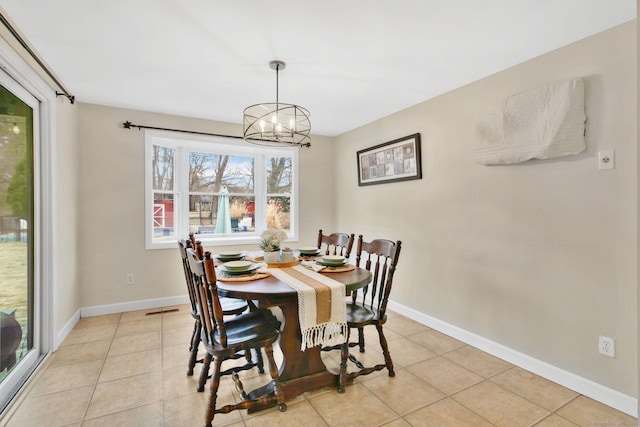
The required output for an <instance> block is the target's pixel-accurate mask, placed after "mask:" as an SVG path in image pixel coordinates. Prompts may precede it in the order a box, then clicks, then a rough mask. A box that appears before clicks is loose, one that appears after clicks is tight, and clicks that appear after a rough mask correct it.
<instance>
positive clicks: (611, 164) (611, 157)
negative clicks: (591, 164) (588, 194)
mask: <svg viewBox="0 0 640 427" xmlns="http://www.w3.org/2000/svg"><path fill="white" fill-rule="evenodd" d="M615 167H616V157H615V152H614V151H613V150H602V151H599V152H598V169H600V170H604V169H615Z"/></svg>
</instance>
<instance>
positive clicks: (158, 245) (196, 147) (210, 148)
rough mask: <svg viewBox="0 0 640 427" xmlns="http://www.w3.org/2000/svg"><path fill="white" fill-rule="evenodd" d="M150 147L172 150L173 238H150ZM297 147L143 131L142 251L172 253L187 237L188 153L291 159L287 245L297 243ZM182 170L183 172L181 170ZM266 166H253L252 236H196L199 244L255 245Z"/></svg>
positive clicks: (262, 215) (261, 224) (263, 219)
mask: <svg viewBox="0 0 640 427" xmlns="http://www.w3.org/2000/svg"><path fill="white" fill-rule="evenodd" d="M154 145H160V146H163V147H171V148H173V149H175V150H176V152H175V156H174V158H175V159H176V164H175V168H174V170H175V174H176V176H175V178H174V185H175V188H174V190H173V194H174V212H173V214H174V236H171V237H166V238H164V237H163V238H154V236H153V221H154V218H153V212H154V200H153V199H154V197H153V194H154V189H153V180H152V176H153V164H152V161H153V159H152V156H153V150H152V147H153V146H154ZM298 151H299V148H298V147H282V148H280V147H264V146H258V145H254V144H250V143H248V142H246V141H243V140H241V139H236V138H230V137H218V136H206V135H196V134H184V133H180V132H172V131H161V130H145V167H144V173H145V247H146V249H149V250H151V249H175V248H176V245H177V239H180V238H183V239H184V238H186V237H187V236H188V234H189V220H188V218H187V217H185V215H186V214H187V212H183V210H184V207H185V206H189V179H188V165H189V152H199V153H214V154H223V155H227V154H228V155H235V156H251V157H255V156H256V155H258V159H266V158H268V157H283V156H284V157H291V161H292V168H293V176H292V183H291V184H292V191H291V195H290V197H291V204H290V215H291V223H290V232H289V235H288V238H287V242H294V241H298V236H299V234H298V224H299V220H298V200H299V199H298V173H299V169H298ZM185 168H186V170H185ZM266 190H267V189H266V164H265V162H263V161H257V162H256V164H255V196H256V199H255V229H256V232H248V233H247V232H242V233H229V234H224V235H215V234H214V235H211V234H196V237H197V238H198V240H200V241H202V243H203V244H204V245H205V246H207V245H213V246H230V245H255V244H257V243H258V242H259V241H260V234H261V232H262V231H263V230H264V229H265V228H266V215H265V212H264V209H265V208H266V203H267V194H266Z"/></svg>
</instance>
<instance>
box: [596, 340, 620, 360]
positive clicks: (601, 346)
mask: <svg viewBox="0 0 640 427" xmlns="http://www.w3.org/2000/svg"><path fill="white" fill-rule="evenodd" d="M598 350H600V354H604V355H605V356H609V357H615V354H616V351H615V344H614V342H613V338H609V337H603V336H601V337H599V338H598Z"/></svg>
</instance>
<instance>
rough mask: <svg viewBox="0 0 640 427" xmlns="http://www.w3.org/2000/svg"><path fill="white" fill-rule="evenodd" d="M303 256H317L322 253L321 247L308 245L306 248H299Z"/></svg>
mask: <svg viewBox="0 0 640 427" xmlns="http://www.w3.org/2000/svg"><path fill="white" fill-rule="evenodd" d="M298 251H299V252H300V255H301V256H316V255H319V254H320V249H318V248H316V247H314V246H308V247H305V248H300V249H298Z"/></svg>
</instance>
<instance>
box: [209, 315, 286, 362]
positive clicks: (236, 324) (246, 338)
mask: <svg viewBox="0 0 640 427" xmlns="http://www.w3.org/2000/svg"><path fill="white" fill-rule="evenodd" d="M224 326H225V331H226V333H227V347H226V349H225V348H223V347H222V346H221V345H220V337H219V334H218V332H217V330H216V332H215V336H214V343H213V346H212V347H211V348H210V349H207V350H211V352H212V353H218V352H222V353H225V352H226V350H229V351H231V352H232V353H235V352H237V351H238V350H239V349H243V348H251V347H254V345H253V344H257V345H258V346H261V345H260V344H261V343H262V342H264V341H268V342H274V341H275V340H276V339H277V338H278V334H279V329H280V322H279V321H278V319H276V318H275V316H274V315H273V314H272V313H271V312H270V311H269V310H266V309H265V310H257V311H254V312H251V313H245V314H241V315H239V316H236V317H234V318H232V319H229V320H226V321H225V322H224ZM202 332H203V333H206V332H205V330H204V329H203V331H202ZM207 341H208V340H205V339H203V341H202V342H203V343H205V346H206V342H207ZM237 346H240V347H239V348H236V347H237Z"/></svg>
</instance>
